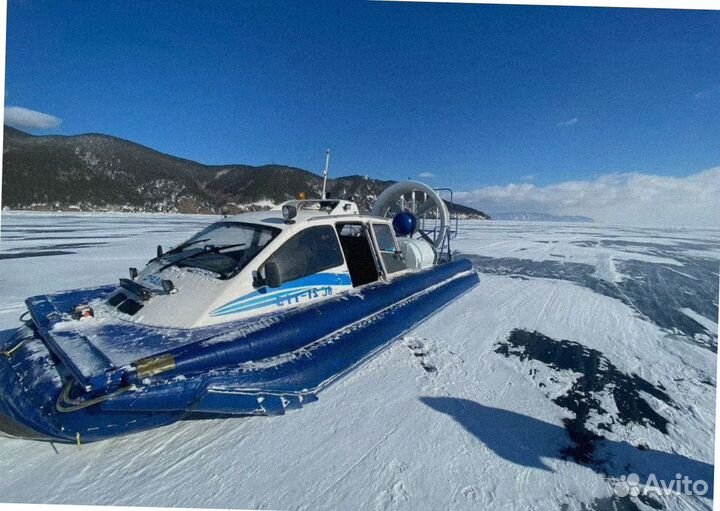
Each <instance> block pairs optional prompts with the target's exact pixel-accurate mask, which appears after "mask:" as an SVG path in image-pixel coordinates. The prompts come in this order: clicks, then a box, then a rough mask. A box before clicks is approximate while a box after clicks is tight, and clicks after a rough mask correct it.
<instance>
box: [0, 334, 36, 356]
mask: <svg viewBox="0 0 720 511" xmlns="http://www.w3.org/2000/svg"><path fill="white" fill-rule="evenodd" d="M29 339H30V337H26V338H24V339H22V340H21V341H20V342H19V343H17V344H16V345H15V346H13V347H12V348H10V349H9V350H5V351H0V355H2V356H4V357H7V358H10V357H12V355H13V353H15V352H16V351H17V350H19V349H20V348H21V347H22V345H23V344H25V343H26V342H27V341H28V340H29Z"/></svg>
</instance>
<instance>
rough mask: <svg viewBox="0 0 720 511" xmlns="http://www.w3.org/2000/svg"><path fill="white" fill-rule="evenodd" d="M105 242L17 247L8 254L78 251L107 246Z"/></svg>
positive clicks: (9, 250)
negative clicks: (17, 252)
mask: <svg viewBox="0 0 720 511" xmlns="http://www.w3.org/2000/svg"><path fill="white" fill-rule="evenodd" d="M107 244H108V242H107V241H95V242H92V243H89V242H83V243H56V244H54V245H38V246H37V247H17V248H10V249H8V252H16V251H21V250H22V251H25V252H30V251H41V250H45V251H52V250H55V251H57V250H67V249H80V248H90V247H97V246H99V245H107Z"/></svg>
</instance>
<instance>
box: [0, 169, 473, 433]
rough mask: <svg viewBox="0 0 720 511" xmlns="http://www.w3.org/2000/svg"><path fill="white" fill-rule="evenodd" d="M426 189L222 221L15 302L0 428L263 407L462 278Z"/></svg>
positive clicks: (300, 391) (462, 265) (294, 399)
mask: <svg viewBox="0 0 720 511" xmlns="http://www.w3.org/2000/svg"><path fill="white" fill-rule="evenodd" d="M456 232H457V218H454V219H453V218H452V217H451V216H450V214H449V212H448V209H447V206H446V204H445V202H444V201H443V200H442V198H441V197H440V192H438V191H436V190H433V189H431V188H430V187H428V186H426V185H424V184H422V183H417V182H410V181H409V182H403V183H397V184H395V185H392V186H391V187H389V188H388V189H386V190H385V191H384V192H383V193H382V194H381V195H380V197H378V200H377V201H376V203H375V205H374V207H373V210H372V212H371V214H370V215H361V214H360V213H359V210H358V207H357V205H356V204H355V203H353V202H351V201H347V200H338V199H331V198H327V197H326V198H324V199H319V200H292V201H288V202H286V203H284V204H282V205H281V206H280V207H278V208H276V209H274V210H270V211H263V212H251V213H244V214H240V215H236V216H231V217H224V218H223V219H221V220H220V221H218V222H215V223H213V224H211V225H210V226H208V227H207V228H205V229H203V230H202V231H200V232H199V233H197V234H196V235H195V236H193V237H192V238H190V239H189V240H187V241H186V242H185V243H182V244H181V245H179V246H177V247H175V248H173V249H172V250H169V251H165V252H163V250H162V249H161V247H158V253H157V256H156V257H155V258H154V259H152V260H150V261H149V262H148V264H147V266H146V267H145V268H144V269H143V270H142V271H137V270H136V269H134V268H130V271H129V276H128V278H121V279H120V280H119V283H118V284H114V285H105V286H100V287H95V288H89V289H79V290H73V291H64V292H59V293H52V294H47V295H41V296H33V297H31V298H28V299H27V300H26V304H27V308H28V310H27V312H26V313H25V314H24V315H23V317H22V318H21V319H22V320H23V325H22V326H21V327H20V328H18V329H17V330H16V331H15V333H14V334H13V335H12V336H11V338H9V339H6V340H5V341H4V342H3V343H2V345H0V352H2V354H1V356H0V431H2V432H3V433H4V434H5V435H9V436H13V437H22V438H33V439H43V440H53V441H64V442H91V441H96V440H101V439H104V438H108V437H113V436H117V435H122V434H127V433H131V432H134V431H140V430H145V429H149V428H154V427H158V426H162V425H165V424H169V423H172V422H174V421H177V420H180V419H185V418H193V417H197V416H202V417H207V416H247V415H278V414H283V413H285V411H286V410H291V409H296V408H301V407H302V406H304V405H306V404H307V403H309V402H312V401H315V400H317V394H318V392H319V391H320V390H322V389H323V388H325V387H326V386H328V385H329V384H331V383H332V382H334V381H336V380H337V379H338V378H340V377H341V376H343V375H345V374H347V373H348V372H350V371H352V370H353V369H354V368H356V367H358V365H360V364H361V363H363V362H364V361H366V360H367V359H368V358H369V357H371V356H373V355H375V354H377V353H378V352H379V351H380V350H381V349H383V348H384V347H386V346H387V345H388V344H389V343H391V342H392V341H393V340H394V339H397V338H398V337H399V336H401V335H402V334H404V333H405V332H407V331H408V330H410V329H411V328H413V327H415V326H416V325H417V324H418V323H420V322H421V321H423V320H425V319H427V318H428V317H429V316H431V315H432V314H434V313H436V312H437V311H438V310H440V309H441V308H442V307H444V306H445V305H447V304H448V303H449V302H451V301H452V300H454V299H456V298H457V297H459V296H460V295H461V294H462V293H464V292H465V291H467V290H469V289H470V288H472V287H473V286H475V285H476V284H477V283H478V275H477V273H476V272H475V271H474V270H473V269H472V265H471V264H470V262H469V261H467V260H455V261H453V260H452V253H451V250H450V240H451V239H452V238H453V236H454V234H455V233H456Z"/></svg>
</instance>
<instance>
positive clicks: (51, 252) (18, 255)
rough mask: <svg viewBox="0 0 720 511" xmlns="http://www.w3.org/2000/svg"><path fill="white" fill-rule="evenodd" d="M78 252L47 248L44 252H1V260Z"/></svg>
mask: <svg viewBox="0 0 720 511" xmlns="http://www.w3.org/2000/svg"><path fill="white" fill-rule="evenodd" d="M76 253H77V252H70V251H68V250H46V251H44V252H19V253H13V254H1V253H0V260H3V259H24V258H26V257H49V256H58V255H68V254H76Z"/></svg>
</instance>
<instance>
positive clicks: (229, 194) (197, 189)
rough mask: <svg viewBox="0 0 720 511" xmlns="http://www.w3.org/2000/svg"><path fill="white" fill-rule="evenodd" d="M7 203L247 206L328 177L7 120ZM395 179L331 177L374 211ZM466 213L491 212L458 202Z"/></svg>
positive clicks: (308, 189) (198, 209) (209, 209)
mask: <svg viewBox="0 0 720 511" xmlns="http://www.w3.org/2000/svg"><path fill="white" fill-rule="evenodd" d="M4 130H5V131H4V134H5V140H4V145H3V176H2V180H3V197H2V199H3V200H2V202H3V207H4V208H11V209H25V210H28V209H30V210H75V211H129V212H178V213H218V212H220V211H225V212H229V213H240V212H243V211H252V210H257V209H268V208H269V207H270V206H271V205H275V204H279V203H280V202H283V201H285V200H289V199H293V198H295V197H296V196H297V194H298V193H299V192H305V194H306V196H308V197H313V196H318V197H319V196H320V194H321V191H322V176H320V175H318V174H315V173H313V172H311V171H308V170H305V169H302V168H299V167H293V166H289V165H281V164H265V165H259V166H253V165H246V164H240V163H235V164H221V165H205V164H202V163H199V162H196V161H193V160H189V159H185V158H180V157H177V156H173V155H170V154H166V153H163V152H160V151H157V150H155V149H152V148H150V147H147V146H144V145H142V144H139V143H137V142H133V141H131V140H126V139H122V138H119V137H114V136H112V135H106V134H102V133H86V134H80V135H32V134H30V133H25V132H23V131H20V130H18V129H15V128H12V127H9V126H5V127H4ZM394 182H395V181H386V180H378V179H371V178H369V177H367V176H361V175H351V176H341V177H337V178H328V190H329V192H330V193H331V195H332V196H333V197H340V198H348V199H350V200H353V201H355V202H357V203H358V206H359V208H360V209H361V210H362V211H364V212H367V211H369V210H370V208H371V206H372V202H373V201H374V199H375V198H376V197H377V196H378V195H379V194H380V192H381V191H382V190H383V189H385V188H386V187H387V186H389V185H390V184H392V183H394ZM453 209H454V211H455V212H457V213H458V215H460V217H461V218H476V219H489V216H488V215H487V214H485V213H483V212H482V211H479V210H476V209H474V208H470V207H467V206H462V205H459V204H454V205H453Z"/></svg>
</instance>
